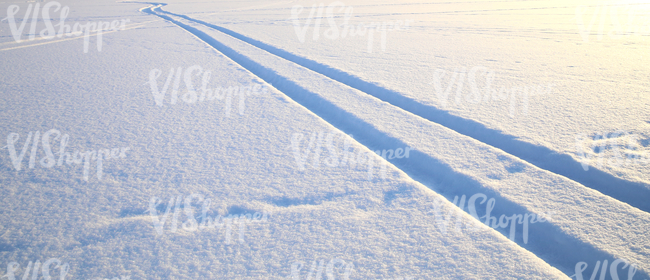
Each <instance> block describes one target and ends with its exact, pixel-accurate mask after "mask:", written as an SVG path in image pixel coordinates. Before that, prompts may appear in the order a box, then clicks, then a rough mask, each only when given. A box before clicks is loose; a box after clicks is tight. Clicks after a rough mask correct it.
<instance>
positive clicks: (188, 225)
mask: <svg viewBox="0 0 650 280" xmlns="http://www.w3.org/2000/svg"><path fill="white" fill-rule="evenodd" d="M193 200H196V201H197V202H198V203H202V207H201V215H200V216H195V214H194V206H195V205H194V204H193V203H192V201H193ZM161 202H162V201H161V199H160V198H158V197H152V198H151V200H150V201H149V209H148V210H147V211H146V212H148V213H149V215H151V220H152V221H153V224H154V228H155V230H156V234H157V235H162V234H163V229H164V227H165V224H166V223H167V220H168V218H170V217H169V214H170V211H171V210H172V208H173V209H174V211H173V212H174V213H173V214H172V216H171V221H170V224H169V228H170V230H171V232H176V230H177V229H178V228H179V226H180V227H181V228H182V229H183V230H185V231H190V232H192V231H196V230H203V229H214V228H215V227H216V228H219V229H221V228H223V227H224V226H225V228H226V229H225V239H226V244H230V242H231V239H232V227H233V224H239V239H238V240H239V242H240V243H243V242H244V231H245V226H246V225H247V224H250V223H259V222H266V221H267V220H268V215H269V213H267V212H263V213H259V212H255V213H253V214H250V213H247V214H229V215H228V216H227V217H222V216H221V215H216V216H214V217H210V216H209V215H208V213H212V211H211V210H210V205H211V203H212V200H211V199H209V198H208V199H205V198H204V197H203V195H200V194H191V195H189V196H187V197H186V198H185V200H183V196H182V195H179V196H178V197H172V198H170V200H169V203H167V205H166V206H165V205H161V204H160V203H161ZM183 203H184V204H183ZM163 209H165V212H164V214H163V215H162V217H159V216H158V211H159V210H160V211H162V210H163ZM181 209H182V210H183V212H184V214H185V216H186V220H185V221H184V222H182V224H180V225H179V223H180V221H179V217H178V216H179V215H180V214H181V213H180V212H179V211H180V210H181ZM197 218H200V221H201V222H200V223H199V222H197V220H196V219H197Z"/></svg>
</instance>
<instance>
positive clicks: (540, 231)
mask: <svg viewBox="0 0 650 280" xmlns="http://www.w3.org/2000/svg"><path fill="white" fill-rule="evenodd" d="M156 5H157V6H155V7H154V6H150V7H148V8H147V9H144V10H143V11H144V12H147V13H149V14H152V15H155V16H158V17H160V18H163V19H166V20H168V21H170V22H171V23H173V24H175V25H177V26H179V27H181V28H182V29H184V30H186V31H187V32H189V33H191V34H192V35H194V36H196V37H197V38H198V39H199V40H201V41H203V42H205V43H206V44H208V45H210V46H212V47H213V48H214V49H215V50H217V51H218V52H220V53H222V54H223V55H225V56H226V57H228V58H230V59H231V60H233V61H234V62H236V63H237V64H239V65H240V66H242V67H243V68H245V69H246V70H248V71H249V72H251V73H252V74H254V75H256V76H257V77H259V78H261V79H262V80H264V81H266V82H267V83H269V84H273V85H274V87H275V88H276V89H278V90H279V91H281V92H282V93H284V94H285V95H286V96H288V97H289V98H291V99H293V100H294V101H296V102H297V103H298V104H300V105H302V106H303V107H305V108H306V109H308V110H310V111H311V112H313V113H314V114H316V115H317V116H319V117H321V118H322V119H323V120H324V121H326V122H328V123H330V124H332V125H333V126H334V127H336V128H337V129H339V130H341V131H343V132H344V133H348V134H350V133H355V134H356V133H360V135H359V136H360V137H355V140H357V141H358V142H360V143H361V144H362V145H365V146H366V147H368V148H371V150H376V149H377V148H384V147H395V146H404V145H406V144H405V143H404V142H403V141H402V140H401V139H399V138H397V137H393V136H391V135H387V134H385V133H384V132H382V131H381V130H379V129H377V128H375V127H374V126H373V125H371V124H369V123H367V122H365V121H364V120H362V119H360V118H359V117H357V116H355V115H354V114H351V113H350V112H347V111H345V110H343V109H341V108H339V107H337V106H336V105H335V104H332V103H331V102H329V101H328V100H326V99H324V98H323V97H321V96H319V95H318V94H316V93H314V92H310V91H309V90H307V89H305V88H302V87H301V86H300V85H298V84H296V83H295V82H293V81H291V80H290V79H288V78H286V77H283V76H282V75H281V74H278V73H277V72H275V71H271V70H270V69H267V68H265V67H264V66H263V65H260V64H259V63H257V62H256V61H254V59H251V58H249V57H246V56H245V55H243V54H241V53H239V52H238V51H236V50H235V49H232V48H230V47H229V46H226V45H224V44H223V43H221V42H219V41H218V40H217V39H215V38H213V37H211V36H209V35H208V34H206V33H205V32H203V31H201V30H199V29H197V28H194V27H192V26H190V25H188V24H185V23H183V22H181V21H180V20H175V19H173V18H172V16H175V17H179V18H182V19H185V20H188V21H191V22H194V23H196V24H200V25H203V26H205V27H208V28H211V29H214V30H217V31H219V32H222V33H224V34H227V35H230V36H231V37H233V38H236V39H239V40H241V41H243V42H246V43H248V44H250V45H252V46H255V47H257V48H259V49H262V50H264V51H266V52H268V53H270V54H273V55H275V56H278V57H281V58H283V59H285V60H288V61H291V62H294V63H295V64H298V65H300V66H302V67H304V68H307V69H310V70H312V71H313V72H316V73H318V74H320V75H322V76H325V77H327V78H329V79H331V80H334V81H338V82H339V83H341V84H344V85H346V86H348V87H351V88H354V89H357V90H359V91H362V92H363V93H365V94H368V95H372V96H374V97H375V98H379V99H380V100H382V101H386V102H388V103H390V104H391V105H392V106H395V107H398V108H400V109H402V110H403V111H406V112H405V113H408V114H413V115H416V116H419V117H422V118H424V119H427V120H429V121H431V122H432V123H434V124H436V125H438V124H440V123H438V122H436V121H432V120H431V119H430V118H427V117H425V116H429V115H427V113H426V112H422V111H421V110H424V109H426V108H427V107H418V105H417V104H412V102H415V101H413V100H410V101H409V99H406V98H404V97H401V98H400V97H397V96H395V95H399V94H397V93H396V92H392V91H390V90H388V89H384V88H381V87H378V86H376V85H372V84H371V83H368V82H365V81H362V80H361V79H359V78H356V77H354V76H352V75H349V74H347V73H344V72H342V71H340V70H337V69H332V68H329V67H327V66H324V65H322V64H318V63H317V62H314V61H311V60H307V59H304V58H300V57H298V56H295V55H293V54H290V53H288V52H286V51H283V50H280V49H277V48H274V47H271V46H268V45H265V44H263V43H261V42H259V41H256V40H253V39H251V38H248V37H245V36H243V35H240V34H238V33H234V32H232V31H229V30H227V29H223V28H221V27H215V26H214V25H211V24H207V23H202V22H201V21H196V20H190V19H187V18H188V17H186V16H182V15H175V14H173V13H168V12H164V11H162V10H161V9H160V7H162V6H163V4H156ZM156 11H160V13H158V12H156ZM161 13H163V14H161ZM165 14H167V15H165ZM251 42H252V43H251ZM258 45H259V46H258ZM260 46H262V47H260ZM277 53H280V54H281V55H278V54H277ZM294 60H297V61H299V62H300V63H299V62H296V61H294ZM314 69H316V70H314ZM332 76H333V77H334V78H333V77H332ZM373 89H374V90H376V91H378V92H373ZM368 92H373V94H369V93H368ZM378 95H379V96H381V97H383V98H381V97H378ZM387 100H388V101H387ZM395 103H396V104H397V105H396V104H395ZM387 106H389V105H387ZM420 106H423V105H420ZM405 108H406V109H405ZM433 110H434V113H436V114H434V117H437V118H441V116H446V117H448V118H452V119H453V121H452V122H451V123H452V127H453V126H457V125H459V124H470V125H473V126H478V127H479V129H482V130H483V131H490V130H489V129H488V128H485V127H484V126H482V125H481V124H478V123H476V122H474V121H471V120H465V119H462V118H459V117H454V116H451V115H449V114H448V113H446V112H443V111H440V110H438V109H435V108H433ZM414 111H415V113H414ZM418 113H419V114H418ZM445 114H446V115H445ZM422 115H425V116H422ZM429 117H431V116H429ZM434 119H435V118H434ZM443 119H444V118H443ZM442 125H443V126H444V127H446V128H449V129H451V130H454V131H456V132H457V133H460V134H463V133H462V132H460V131H458V130H455V129H453V128H450V127H449V126H448V125H444V124H442ZM461 131H463V130H462V129H461ZM494 133H496V134H495V135H492V136H493V137H496V138H497V140H493V141H496V142H498V140H499V139H503V138H506V139H508V137H510V138H512V136H507V135H503V134H500V133H498V132H494ZM463 135H465V136H469V137H471V135H467V134H463ZM471 138H473V139H475V140H478V141H479V142H482V144H486V145H489V146H492V145H490V144H489V143H486V142H485V141H481V140H480V139H476V138H475V137H471ZM510 141H518V140H514V139H511V140H510ZM508 143H510V142H508ZM522 143H523V142H522ZM528 145H531V144H528ZM492 147H494V146H492ZM497 148H498V147H497ZM506 152H507V151H506ZM413 157H414V158H415V159H416V160H417V162H418V163H419V164H416V165H409V166H400V164H395V166H396V167H398V168H400V169H402V170H404V171H405V172H406V173H407V174H409V176H411V177H412V178H414V179H415V180H418V181H420V182H422V183H423V184H424V185H426V186H429V187H430V188H432V189H433V190H434V191H437V192H442V193H443V195H444V196H445V197H447V198H448V199H450V198H451V197H453V196H454V195H460V194H465V193H479V192H481V193H484V194H486V195H487V196H488V197H495V198H497V200H498V201H499V205H498V206H497V207H496V208H495V209H494V213H495V215H497V216H498V215H499V214H501V213H505V212H507V211H510V212H511V211H512V210H514V211H515V213H525V212H530V211H528V209H526V207H524V206H522V205H519V204H518V203H516V202H515V201H512V200H511V199H508V198H506V197H504V196H502V195H501V194H500V193H498V192H496V191H494V190H492V189H488V188H486V187H484V186H483V185H482V184H481V183H480V182H478V181H477V180H476V179H475V178H472V177H470V176H467V175H466V174H464V173H462V172H459V171H457V170H455V169H454V168H453V167H451V166H449V165H448V164H446V163H444V162H441V161H440V160H438V159H436V158H434V157H431V156H430V155H428V154H426V153H422V152H418V151H413ZM567 157H568V156H567ZM577 164H578V166H579V163H577ZM440 186H443V187H440ZM500 232H501V233H502V234H503V235H506V236H507V233H506V232H505V231H504V230H501V231H500ZM535 232H536V233H537V234H536V236H535V237H534V238H533V239H532V240H531V242H530V243H527V244H525V243H524V242H522V241H521V240H518V241H515V242H516V243H517V244H518V245H519V246H521V247H523V248H525V249H526V250H528V251H530V252H532V253H533V254H535V255H537V256H538V257H539V258H541V259H542V260H544V261H546V262H547V263H549V264H550V265H552V266H554V267H556V268H558V269H560V270H561V271H563V272H564V273H567V275H570V274H571V272H572V271H573V268H574V266H575V264H576V263H577V262H580V261H587V262H589V263H595V262H596V261H597V260H603V259H610V260H612V259H616V256H615V255H614V254H612V253H611V252H606V251H603V250H601V249H598V248H596V247H595V246H594V245H593V244H590V243H587V242H585V241H583V240H581V239H578V238H576V237H575V236H572V235H571V234H568V233H566V232H565V230H564V229H562V228H560V227H559V226H558V225H555V224H552V223H546V224H538V227H537V228H536V229H535ZM548 244H562V245H558V246H548ZM637 274H639V275H641V277H646V278H647V274H646V273H645V272H644V271H643V270H640V271H639V272H637Z"/></svg>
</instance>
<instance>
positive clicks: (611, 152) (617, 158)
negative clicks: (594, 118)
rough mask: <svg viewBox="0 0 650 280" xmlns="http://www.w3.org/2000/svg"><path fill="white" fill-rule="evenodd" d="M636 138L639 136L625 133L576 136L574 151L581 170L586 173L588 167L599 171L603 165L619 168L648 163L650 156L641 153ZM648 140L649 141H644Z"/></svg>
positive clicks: (640, 146)
mask: <svg viewBox="0 0 650 280" xmlns="http://www.w3.org/2000/svg"><path fill="white" fill-rule="evenodd" d="M638 138H639V135H636V134H631V133H628V132H627V131H618V132H612V133H606V132H605V133H596V134H595V135H594V136H593V138H590V137H587V136H586V135H585V134H578V135H576V137H575V139H576V151H577V155H578V157H580V164H581V165H582V169H584V170H585V171H588V170H589V166H595V167H597V168H599V169H601V168H603V165H604V164H607V165H608V166H609V167H612V168H619V167H622V166H623V167H624V166H629V165H632V164H648V163H650V154H648V153H647V152H644V151H641V148H642V147H643V146H642V145H640V144H639V142H638ZM648 140H650V139H646V141H648ZM590 142H591V143H590ZM585 144H586V145H585ZM589 144H591V145H589ZM585 146H586V148H585Z"/></svg>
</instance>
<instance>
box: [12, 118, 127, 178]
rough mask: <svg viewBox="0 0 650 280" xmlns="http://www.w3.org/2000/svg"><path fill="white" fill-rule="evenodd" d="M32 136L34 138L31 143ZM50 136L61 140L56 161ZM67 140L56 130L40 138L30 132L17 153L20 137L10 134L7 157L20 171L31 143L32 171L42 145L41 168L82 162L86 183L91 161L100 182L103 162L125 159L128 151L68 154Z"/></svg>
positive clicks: (66, 135) (103, 150) (38, 135)
mask: <svg viewBox="0 0 650 280" xmlns="http://www.w3.org/2000/svg"><path fill="white" fill-rule="evenodd" d="M32 135H33V136H34V138H33V141H32ZM52 136H54V138H53V140H58V139H59V138H61V140H60V141H59V149H58V150H59V152H58V155H59V157H58V160H57V159H56V157H55V156H54V153H53V152H52V143H51V142H50V140H51V138H52ZM69 138H70V136H68V134H63V136H61V132H60V131H58V130H56V129H50V130H48V131H47V132H45V133H44V134H43V136H42V137H41V134H40V131H36V133H32V132H31V131H30V132H29V134H28V135H27V139H26V140H25V143H24V144H23V147H22V149H21V150H20V153H17V152H16V144H17V142H18V140H19V139H20V135H19V134H18V133H10V134H9V135H8V136H7V146H6V148H7V149H8V150H9V157H10V158H11V163H12V164H13V166H14V168H15V169H16V170H20V169H21V168H22V161H23V158H24V157H25V154H26V152H27V149H28V148H29V143H30V141H32V149H31V152H30V157H29V168H30V169H33V168H34V167H35V166H36V160H37V154H38V146H39V144H40V143H42V145H43V152H45V156H44V157H42V158H41V159H40V161H39V163H40V165H41V166H42V167H44V168H52V167H54V165H56V166H61V165H63V162H64V160H65V163H66V164H67V165H72V164H79V165H80V164H82V162H83V178H84V180H86V181H88V173H89V170H90V161H91V160H94V161H95V162H96V165H97V179H98V180H101V179H102V175H103V164H104V163H103V161H104V160H108V159H123V158H125V157H126V151H128V150H129V149H130V148H129V147H122V148H113V149H99V150H91V151H86V152H79V150H74V152H73V153H72V154H70V153H69V152H66V151H65V150H66V147H67V145H68V140H69Z"/></svg>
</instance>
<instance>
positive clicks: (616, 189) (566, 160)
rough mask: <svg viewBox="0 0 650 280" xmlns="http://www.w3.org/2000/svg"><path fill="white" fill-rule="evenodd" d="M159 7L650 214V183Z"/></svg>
mask: <svg viewBox="0 0 650 280" xmlns="http://www.w3.org/2000/svg"><path fill="white" fill-rule="evenodd" d="M159 10H160V11H161V12H162V13H165V14H169V15H173V16H176V17H180V18H183V19H186V20H188V21H192V22H195V23H198V24H201V25H204V26H206V27H209V28H212V29H214V30H217V31H220V32H222V33H225V34H228V35H230V36H232V37H234V38H237V39H239V40H242V41H244V42H246V43H248V44H251V45H253V46H255V47H257V48H260V49H262V50H264V51H267V52H269V53H271V54H273V55H276V56H279V57H281V58H284V59H286V60H288V61H291V62H293V63H296V64H298V65H300V66H302V67H305V68H307V69H309V70H312V71H314V72H316V73H319V74H321V75H324V76H326V77H328V78H330V79H332V80H335V81H337V82H340V83H342V84H345V85H347V86H349V87H351V88H354V89H357V90H359V91H362V92H364V93H366V94H369V95H371V96H374V97H376V98H378V99H380V100H382V101H384V102H388V103H390V104H392V105H394V106H397V107H399V108H401V109H403V110H405V111H408V112H410V113H412V114H414V115H417V116H420V117H422V118H424V119H427V120H429V121H431V122H434V123H437V124H440V125H442V126H444V127H447V128H449V129H451V130H453V131H456V132H458V133H460V134H463V135H465V136H468V137H471V138H473V139H476V140H478V141H480V142H483V143H485V144H487V145H489V146H492V147H494V148H497V149H500V150H502V151H504V152H506V153H508V154H511V155H513V156H515V157H517V158H519V159H521V160H524V161H526V162H528V163H530V164H532V165H534V166H537V167H539V168H541V169H544V170H547V171H550V172H553V173H556V174H559V175H562V176H564V177H566V178H569V179H571V180H572V181H575V182H578V183H580V184H582V185H584V186H586V187H589V188H591V189H594V190H597V191H599V192H601V193H602V194H605V195H608V196H610V197H612V198H615V199H617V200H619V201H621V202H624V203H627V204H629V205H631V206H633V207H636V208H638V209H639V210H642V211H645V212H648V213H650V203H648V201H650V186H648V185H647V184H644V183H640V182H632V181H627V180H624V179H621V178H618V177H615V176H613V175H612V174H609V173H607V172H604V171H601V170H598V169H596V168H594V167H591V166H590V168H589V170H588V171H584V169H583V168H582V165H581V163H580V162H578V161H576V160H575V159H574V158H573V157H571V156H570V155H567V154H560V153H557V152H555V151H553V150H551V149H549V148H547V147H544V146H538V145H535V144H532V143H528V142H525V141H522V140H519V139H517V138H516V137H514V136H511V135H507V134H505V133H503V132H501V131H498V130H495V129H491V128H488V127H486V126H485V125H483V124H481V123H479V122H477V121H474V120H470V119H465V118H462V117H459V116H454V115H452V114H449V112H447V111H444V110H441V109H438V108H436V107H433V106H429V105H424V104H422V103H419V102H418V101H416V100H414V99H412V98H409V97H406V96H404V95H402V94H400V93H399V92H396V91H393V90H390V89H386V88H383V87H380V86H378V85H375V84H373V83H370V82H367V81H364V80H362V79H361V78H359V77H356V76H353V75H351V74H349V73H346V72H343V71H341V70H338V69H335V68H332V67H329V66H327V65H324V64H321V63H318V62H316V61H313V60H310V59H307V58H304V57H300V56H297V55H295V54H292V53H290V52H288V51H285V50H282V49H279V48H276V47H273V46H271V45H268V44H266V43H263V42H260V41H257V40H255V39H252V38H249V37H246V36H244V35H242V34H239V33H237V32H234V31H232V30H229V29H226V28H223V27H220V26H216V25H214V24H210V23H207V22H204V21H201V20H197V19H193V18H190V17H188V16H185V15H179V14H175V13H171V12H167V11H163V10H161V9H159Z"/></svg>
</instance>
